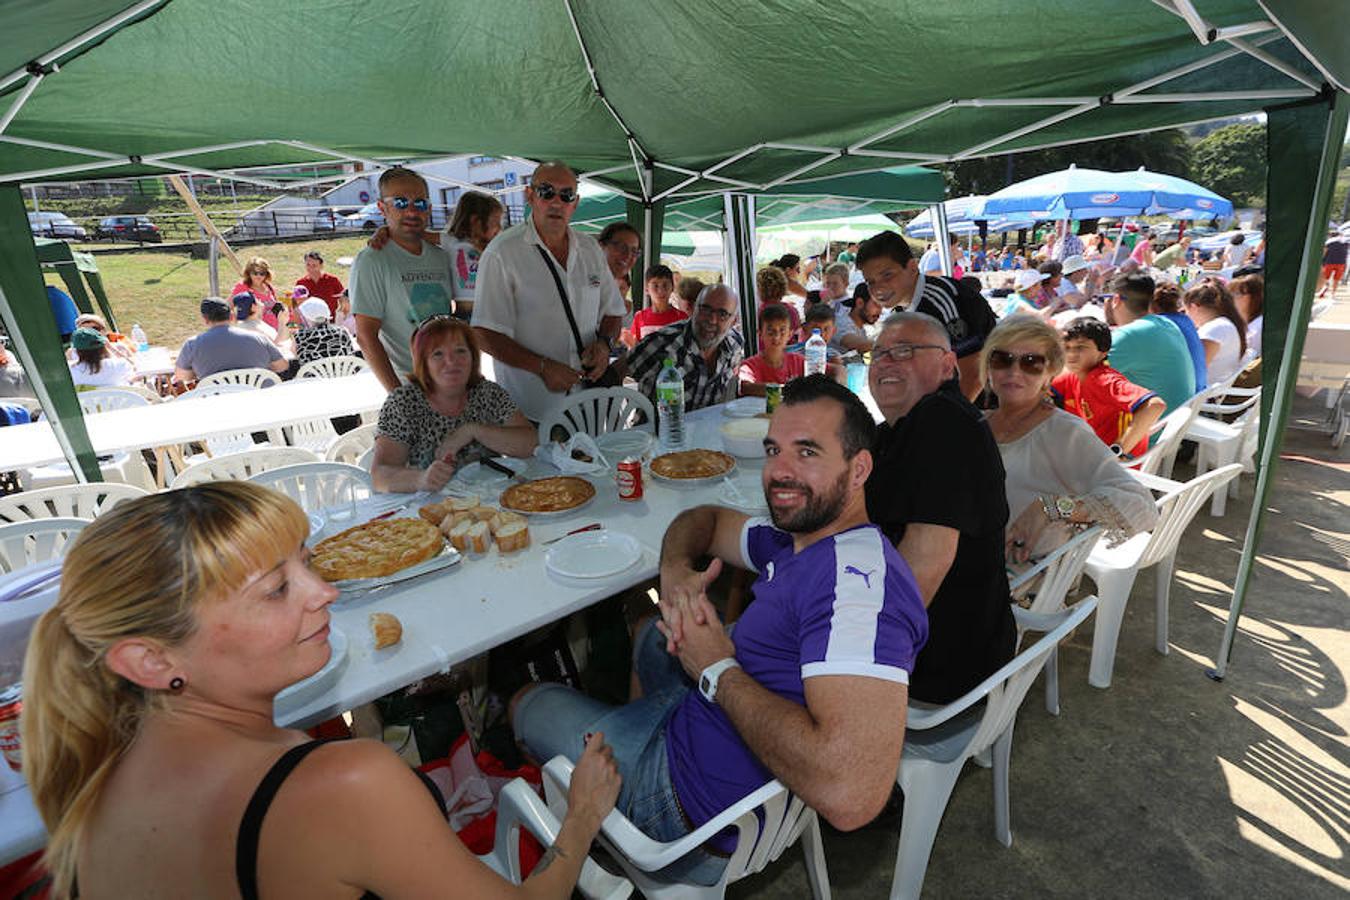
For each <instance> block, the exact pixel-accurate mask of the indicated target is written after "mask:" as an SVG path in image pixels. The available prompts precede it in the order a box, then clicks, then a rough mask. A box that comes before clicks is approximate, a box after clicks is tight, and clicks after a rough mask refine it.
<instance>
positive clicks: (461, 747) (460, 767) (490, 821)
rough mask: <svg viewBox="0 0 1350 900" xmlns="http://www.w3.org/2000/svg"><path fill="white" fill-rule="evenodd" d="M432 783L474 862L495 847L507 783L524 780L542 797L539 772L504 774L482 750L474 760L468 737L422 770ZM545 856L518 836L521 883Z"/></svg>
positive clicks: (528, 769) (530, 838)
mask: <svg viewBox="0 0 1350 900" xmlns="http://www.w3.org/2000/svg"><path fill="white" fill-rule="evenodd" d="M421 769H422V771H423V772H424V773H426V775H427V777H429V778H430V779H431V780H432V781H434V782H435V783H436V787H438V788H439V789H440V791H441V796H443V797H444V798H445V806H446V811H447V813H448V814H449V821H450V827H451V828H454V829H455V833H456V834H457V835H459V839H460V840H461V841H463V842H464V846H466V847H468V848H469V850H470V851H472V852H473V853H474V854H475V855H477V856H484V855H486V854H488V853H491V852H492V849H493V845H494V844H495V843H496V841H497V795H498V794H499V793H500V792H501V789H502V788H503V787H505V786H506V785H507V783H508V782H510V781H512V780H513V779H516V778H523V779H525V781H527V782H529V784H530V785H531V786H533V787H534V789H535V792H536V793H539V792H541V785H542V784H543V779H542V778H541V777H540V774H539V769H538V767H537V766H529V765H526V766H521V767H520V768H518V769H508V768H507V767H506V766H505V765H504V764H503V763H502V761H501V760H499V759H497V757H495V756H493V755H492V754H491V753H489V752H488V751H486V750H479V751H478V753H477V754H476V755H475V754H474V753H473V751H472V750H471V749H470V747H469V738H468V735H467V734H461V735H460V736H459V738H458V739H457V740H456V741H455V743H454V744H453V745H452V746H451V747H450V755H449V756H447V757H445V758H443V759H436V760H432V761H431V762H429V763H424V764H423V765H422V767H421ZM543 855H544V848H543V846H542V845H541V844H540V843H539V842H538V841H537V840H535V838H534V835H532V834H530V833H529V832H528V831H526V830H525V829H523V828H522V829H521V831H520V870H521V877H525V876H528V875H529V874H530V872H532V871H534V867H535V864H536V863H538V862H539V859H540V857H542V856H543Z"/></svg>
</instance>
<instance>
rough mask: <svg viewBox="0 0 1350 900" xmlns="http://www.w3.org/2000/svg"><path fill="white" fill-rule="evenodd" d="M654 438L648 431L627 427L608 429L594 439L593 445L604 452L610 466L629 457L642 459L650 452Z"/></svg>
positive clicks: (654, 441)
mask: <svg viewBox="0 0 1350 900" xmlns="http://www.w3.org/2000/svg"><path fill="white" fill-rule="evenodd" d="M655 443H656V439H655V438H653V437H652V436H651V434H650V433H649V432H646V431H639V430H638V429H636V428H628V429H625V430H623V431H610V432H607V433H605V434H602V435H600V436H599V437H598V438H596V439H595V445H596V446H597V447H599V448H600V452H601V453H603V454H605V458H606V459H608V460H609V463H610V465H611V466H617V465H618V464H619V463H621V462H623V461H624V460H625V459H628V458H629V457H634V458H637V459H642V458H643V457H645V456H646V455H647V454H648V453H650V452H651V449H652V446H653V445H654V444H655Z"/></svg>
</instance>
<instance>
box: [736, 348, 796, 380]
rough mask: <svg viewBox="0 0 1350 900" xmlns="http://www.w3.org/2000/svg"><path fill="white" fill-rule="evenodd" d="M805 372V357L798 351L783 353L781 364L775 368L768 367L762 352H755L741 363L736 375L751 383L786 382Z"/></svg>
mask: <svg viewBox="0 0 1350 900" xmlns="http://www.w3.org/2000/svg"><path fill="white" fill-rule="evenodd" d="M805 374H806V357H805V356H803V355H802V354H800V353H784V354H783V365H781V366H780V367H778V368H777V369H775V368H772V367H770V365H769V363H768V362H767V361H766V360H765V359H764V354H762V353H756V354H755V355H754V356H752V357H750V358H749V359H747V360H746V361H745V362H743V363H741V368H740V371H739V372H738V375H739V376H740V379H741V381H749V382H751V383H753V384H787V383H788V382H789V381H791V380H792V379H794V378H800V377H801V376H803V375H805Z"/></svg>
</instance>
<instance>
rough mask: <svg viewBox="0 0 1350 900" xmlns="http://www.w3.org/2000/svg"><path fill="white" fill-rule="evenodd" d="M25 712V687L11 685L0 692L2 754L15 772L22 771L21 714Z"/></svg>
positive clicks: (0, 748)
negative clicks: (20, 748) (20, 753)
mask: <svg viewBox="0 0 1350 900" xmlns="http://www.w3.org/2000/svg"><path fill="white" fill-rule="evenodd" d="M21 712H23V685H22V684H11V685H10V686H9V687H7V688H5V689H3V690H0V754H4V757H5V762H7V763H9V767H10V768H11V769H13V770H14V771H16V772H18V771H21V769H22V766H21V765H20V761H21V757H20V755H19V746H20V741H19V713H21Z"/></svg>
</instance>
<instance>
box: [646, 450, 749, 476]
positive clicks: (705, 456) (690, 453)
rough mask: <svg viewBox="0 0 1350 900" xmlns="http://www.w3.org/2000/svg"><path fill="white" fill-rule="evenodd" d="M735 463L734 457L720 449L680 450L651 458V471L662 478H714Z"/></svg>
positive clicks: (724, 472) (728, 469)
mask: <svg viewBox="0 0 1350 900" xmlns="http://www.w3.org/2000/svg"><path fill="white" fill-rule="evenodd" d="M735 465H736V460H735V458H734V457H732V456H730V455H728V454H726V453H723V452H721V451H720V450H680V451H678V452H675V453H663V454H661V455H660V456H658V457H656V459H654V460H652V473H653V474H655V475H660V476H661V477H662V478H675V479H694V478H716V477H717V476H719V475H725V474H726V473H728V472H730V471H731V469H732V467H733V466H735Z"/></svg>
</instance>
